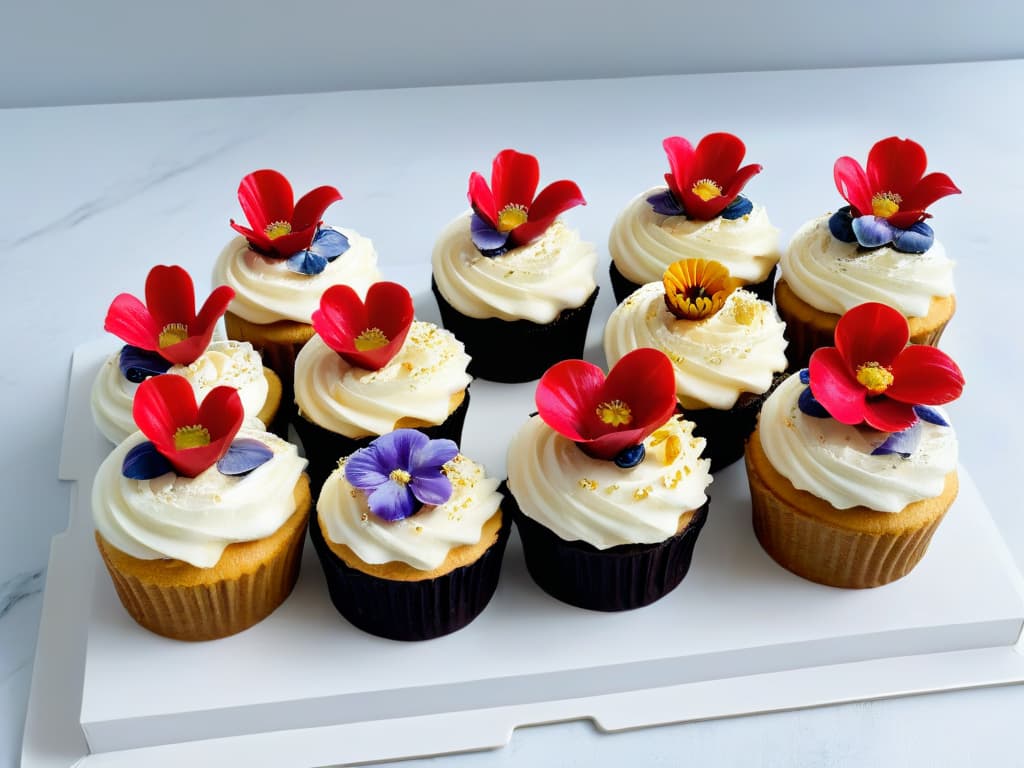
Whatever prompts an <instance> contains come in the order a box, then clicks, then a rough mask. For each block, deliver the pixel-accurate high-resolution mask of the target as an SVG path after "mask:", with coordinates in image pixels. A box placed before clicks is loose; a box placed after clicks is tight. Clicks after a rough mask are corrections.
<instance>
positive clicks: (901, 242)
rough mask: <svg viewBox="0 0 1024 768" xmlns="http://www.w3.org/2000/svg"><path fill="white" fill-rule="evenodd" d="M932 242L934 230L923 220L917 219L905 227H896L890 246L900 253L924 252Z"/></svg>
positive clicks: (933, 240)
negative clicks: (914, 222)
mask: <svg viewBox="0 0 1024 768" xmlns="http://www.w3.org/2000/svg"><path fill="white" fill-rule="evenodd" d="M934 242H935V232H934V231H933V230H932V228H931V227H929V226H928V225H927V224H925V223H924V222H923V221H919V222H917V223H916V224H911V225H910V226H909V227H908V228H907V229H897V230H896V235H895V237H893V239H892V247H893V248H895V249H896V250H897V251H901V252H902V253H924V252H925V251H927V250H928V249H929V248H931V247H932V243H934Z"/></svg>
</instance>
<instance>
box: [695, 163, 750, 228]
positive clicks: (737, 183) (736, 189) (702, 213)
mask: <svg viewBox="0 0 1024 768" xmlns="http://www.w3.org/2000/svg"><path fill="white" fill-rule="evenodd" d="M760 172H761V166H760V165H757V164H756V163H755V164H751V165H746V166H744V167H742V168H740V169H739V170H738V171H737V172H736V174H735V175H734V176H733V177H732V178H731V179H729V180H728V181H726V184H727V186H726V187H724V188H723V190H722V194H721V195H719V196H718V197H712V198H711V199H710V200H703V199H701V198H700V197H698V196H697V195H695V194H693V192H691V191H689V190H687V191H686V192H685V193H684V194H683V199H684V200H685V203H684V207H685V208H686V213H687V215H689V216H690V217H691V218H694V219H698V220H700V221H710V220H711V219H713V218H715V216H717V215H718V214H720V213H721V212H722V211H724V210H725V209H726V207H728V205H729V204H730V203H731V202H732V201H733V200H735V199H736V196H737V195H739V193H740V192H741V191H742V190H743V188H744V187H745V186H747V182H748V181H750V179H751V178H753V177H754V176H756V175H757V174H759V173H760Z"/></svg>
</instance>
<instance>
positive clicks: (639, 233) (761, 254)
mask: <svg viewBox="0 0 1024 768" xmlns="http://www.w3.org/2000/svg"><path fill="white" fill-rule="evenodd" d="M664 190H665V188H664V187H653V188H651V189H649V190H647V191H646V192H643V193H642V194H640V195H638V196H637V197H635V198H633V199H632V200H631V201H630V203H629V205H627V206H626V207H625V209H623V211H622V212H621V213H620V214H619V216H618V218H617V219H616V220H615V224H613V225H612V231H611V234H610V235H609V237H608V251H609V253H611V257H612V261H614V262H615V267H616V268H617V269H618V270H619V272H621V273H622V275H623V276H624V277H625V278H627V279H628V280H630V281H632V282H634V283H639V284H641V285H644V284H646V283H652V282H655V281H657V280H661V276H662V275H663V274H664V273H665V268H666V267H668V265H669V264H672V263H673V262H676V261H679V260H680V259H714V260H715V261H720V262H721V263H722V264H723V265H724V266H725V268H726V269H728V270H729V274H730V275H732V276H733V277H738V278H739V279H740V280H742V281H743V282H745V283H759V282H761V281H762V280H764V279H765V278H767V277H768V273H769V272H771V271H772V267H774V266H775V265H776V264H777V263H778V261H779V255H780V254H779V230H778V229H777V228H776V227H773V226H772V224H771V222H770V221H769V220H768V212H767V211H766V210H765V209H764V206H761V205H755V206H754V209H753V210H752V211H751V212H750V213H748V214H747V215H746V216H741V217H740V218H738V219H723V218H722V217H721V216H716V217H715V218H713V219H711V221H697V220H695V219H688V218H686V217H685V216H663V215H662V214H660V213H655V211H654V209H653V208H652V207H651V204H650V203H648V202H647V198H648V197H650V196H651V195H653V194H655V193H657V192H663V191H664Z"/></svg>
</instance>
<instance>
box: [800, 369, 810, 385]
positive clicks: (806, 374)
mask: <svg viewBox="0 0 1024 768" xmlns="http://www.w3.org/2000/svg"><path fill="white" fill-rule="evenodd" d="M797 376H799V377H800V383H801V384H810V383H811V370H810V368H801V369H800V373H798V374H797Z"/></svg>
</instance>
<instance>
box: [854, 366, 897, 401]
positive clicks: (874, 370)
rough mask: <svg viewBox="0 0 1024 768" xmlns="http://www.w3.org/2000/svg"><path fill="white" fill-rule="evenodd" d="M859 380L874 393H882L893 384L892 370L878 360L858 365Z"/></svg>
mask: <svg viewBox="0 0 1024 768" xmlns="http://www.w3.org/2000/svg"><path fill="white" fill-rule="evenodd" d="M857 381H859V382H860V383H861V384H863V385H864V388H865V389H866V390H867V391H868V392H870V393H871V394H872V395H880V394H882V393H883V392H885V390H887V389H888V388H889V387H890V386H892V382H893V375H892V371H890V370H889V369H888V368H886V367H885V366H884V365H881V364H880V363H876V362H870V363H862V364H861V365H859V366H857Z"/></svg>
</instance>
